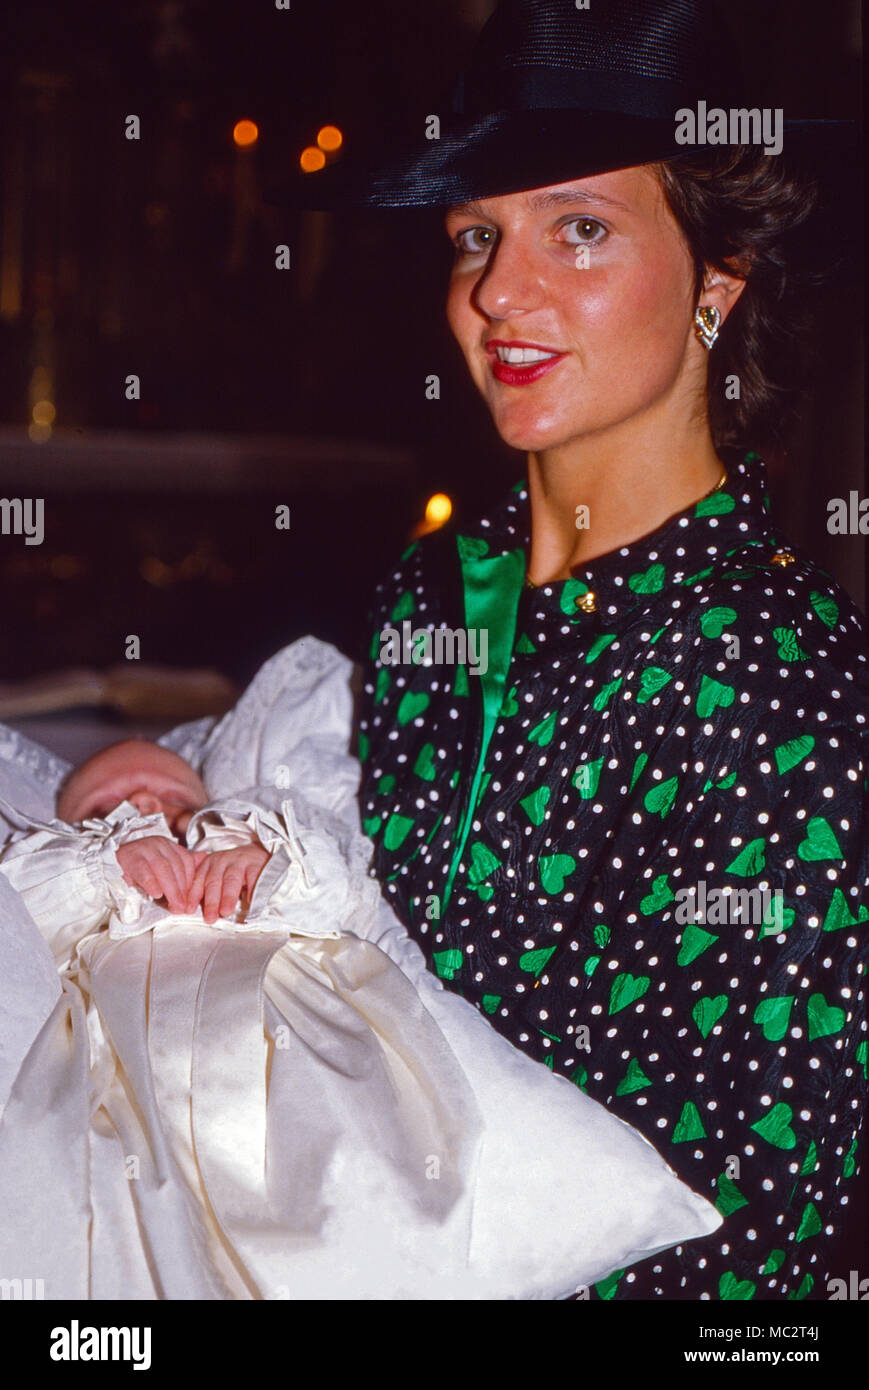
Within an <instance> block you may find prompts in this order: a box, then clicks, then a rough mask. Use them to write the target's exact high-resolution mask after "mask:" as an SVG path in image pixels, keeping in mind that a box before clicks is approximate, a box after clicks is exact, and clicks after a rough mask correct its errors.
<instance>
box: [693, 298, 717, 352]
mask: <svg viewBox="0 0 869 1390" xmlns="http://www.w3.org/2000/svg"><path fill="white" fill-rule="evenodd" d="M720 324H721V310H720V309H718V308H716V306H715V305H714V304H700V305H698V307H697V308H696V309H695V311H694V331H695V333H696V334H697V337H698V338H699V339H700V341H701V343H702V344H703V346H704V347H705V348H708V349H709V351H710V352H711V351H712V348H713V347H714V346H715V343H716V342H717V340H718V328H719V326H720Z"/></svg>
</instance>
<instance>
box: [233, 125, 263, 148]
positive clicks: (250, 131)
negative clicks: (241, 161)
mask: <svg viewBox="0 0 869 1390" xmlns="http://www.w3.org/2000/svg"><path fill="white" fill-rule="evenodd" d="M232 138H233V140H234V141H235V143H236V144H237V145H238V146H240V148H241V149H245V148H246V147H247V146H248V145H255V144H256V142H257V140H258V139H259V126H258V125H257V124H256V122H255V121H236V123H235V125H234V126H233V128H232Z"/></svg>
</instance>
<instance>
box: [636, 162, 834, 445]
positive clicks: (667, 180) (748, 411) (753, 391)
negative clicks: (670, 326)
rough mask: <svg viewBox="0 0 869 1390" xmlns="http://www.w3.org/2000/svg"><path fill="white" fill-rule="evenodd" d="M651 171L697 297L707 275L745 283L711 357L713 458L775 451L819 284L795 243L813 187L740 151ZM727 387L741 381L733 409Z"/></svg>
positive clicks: (813, 198) (805, 177)
mask: <svg viewBox="0 0 869 1390" xmlns="http://www.w3.org/2000/svg"><path fill="white" fill-rule="evenodd" d="M655 169H656V172H657V174H658V177H659V179H660V181H661V184H662V187H663V190H664V195H665V197H666V199H667V203H668V205H669V207H670V210H671V212H672V213H673V216H674V217H675V218H676V221H677V222H678V224H679V226H680V228H681V229H682V234H683V236H684V237H685V240H686V243H687V245H688V248H689V250H690V252H691V255H692V257H693V259H694V263H695V267H696V271H695V275H696V278H695V294H696V297H697V298H698V299H699V297H700V294H701V291H702V288H703V281H704V276H705V273H706V269H707V267H708V268H710V269H714V270H719V271H723V272H725V273H727V274H730V275H733V274H736V275H738V276H739V278H741V279H744V280H745V281H746V284H745V289H744V290H743V291H742V294H741V295H740V297H739V299H738V300H737V302H736V304H735V306H734V307H733V309H732V310H731V312H730V313H729V314H728V316H727V320H726V323H725V324H724V325H723V326H722V328H721V336H720V337H719V339H718V342H717V343H716V344H715V346H714V347H713V348H712V350H711V352H710V355H709V381H708V391H707V401H708V410H709V423H710V428H711V431H712V438H713V441H714V443H715V445H716V448H722V447H726V446H739V447H741V448H744V447H763V446H765V445H771V444H773V445H774V444H779V443H781V442H783V440H784V439H785V437H786V435H787V433H788V427H789V425H790V424H791V422H792V417H793V413H794V407H795V405H796V401H797V399H798V395H799V391H800V387H801V384H802V381H803V378H804V376H805V372H806V367H807V363H808V360H809V353H808V350H807V329H808V328H809V326H810V323H811V318H812V306H811V301H812V299H813V298H814V296H813V295H812V294H811V293H810V291H811V289H812V288H814V287H815V286H816V285H817V283H819V281H820V277H819V276H818V275H817V274H816V273H815V272H814V271H813V270H812V269H810V268H809V267H808V265H807V263H806V257H805V250H804V246H803V244H802V242H801V238H800V236H799V233H800V231H801V230H802V229H803V227H804V224H805V223H806V221H807V219H808V218H809V217H810V214H811V213H812V212H813V210H814V208H815V206H816V203H817V200H818V190H817V187H816V184H815V181H814V180H813V179H812V178H811V176H810V175H809V174H807V173H804V172H802V171H800V172H797V171H795V170H794V169H793V168H789V167H788V166H787V165H786V164H785V163H784V162H783V161H782V159H781V157H780V156H777V155H765V154H764V153H763V151H762V150H760V149H757V148H754V147H751V146H746V145H739V146H728V147H722V148H720V149H704V150H699V151H696V152H692V153H690V154H686V155H680V156H679V157H678V158H676V159H673V160H669V161H668V162H667V163H665V164H658V165H656V166H655ZM728 377H731V378H732V377H736V378H738V381H739V398H738V399H728V397H727V396H726V394H725V388H726V384H727V378H728ZM731 394H732V391H731Z"/></svg>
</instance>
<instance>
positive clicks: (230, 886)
mask: <svg viewBox="0 0 869 1390" xmlns="http://www.w3.org/2000/svg"><path fill="white" fill-rule="evenodd" d="M244 873H245V871H244V866H243V865H239V864H228V865H227V867H226V870H225V872H224V875H223V888H222V890H221V894H220V915H221V917H228V916H229V915H230V913H231V912H232V911H233V910H234V909H235V907H236V905H237V903H238V900H239V898H240V897H241V890H242V887H243V886H244Z"/></svg>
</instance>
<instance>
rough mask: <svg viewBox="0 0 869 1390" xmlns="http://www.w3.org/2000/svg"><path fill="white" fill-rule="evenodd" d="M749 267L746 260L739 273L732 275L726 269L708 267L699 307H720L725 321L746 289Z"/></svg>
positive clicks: (698, 303) (722, 320)
mask: <svg viewBox="0 0 869 1390" xmlns="http://www.w3.org/2000/svg"><path fill="white" fill-rule="evenodd" d="M749 268H750V267H749V264H748V263H747V262H746V264H745V265H744V266H740V273H739V274H736V273H734V274H732V275H728V273H727V272H726V271H725V270H715V269H711V268H707V271H706V275H705V277H704V280H703V290H702V292H701V295H700V298H699V300H698V301H697V307H698V308H706V307H708V308H713V307H714V308H716V309H718V310H719V312H720V314H721V322H722V323H724V321H725V320H726V318H727V315H728V314H729V313H730V311H731V309H732V308H733V306H734V305H735V304H736V301H737V300H738V299H739V296H740V295H741V294H742V291H743V290H744V289H745V285H746V281H747V279H748V272H749ZM734 270H735V267H734Z"/></svg>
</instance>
